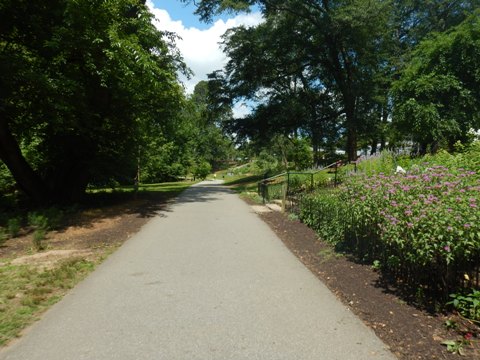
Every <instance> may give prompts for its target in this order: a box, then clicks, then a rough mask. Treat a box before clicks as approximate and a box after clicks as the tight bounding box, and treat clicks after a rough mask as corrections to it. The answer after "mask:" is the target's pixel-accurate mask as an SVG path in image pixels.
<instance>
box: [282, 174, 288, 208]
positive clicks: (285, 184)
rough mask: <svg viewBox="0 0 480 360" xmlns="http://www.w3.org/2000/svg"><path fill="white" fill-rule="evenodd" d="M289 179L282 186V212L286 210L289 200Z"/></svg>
mask: <svg viewBox="0 0 480 360" xmlns="http://www.w3.org/2000/svg"><path fill="white" fill-rule="evenodd" d="M287 191H288V180H287V181H286V182H284V183H283V186H282V212H285V207H286V202H287Z"/></svg>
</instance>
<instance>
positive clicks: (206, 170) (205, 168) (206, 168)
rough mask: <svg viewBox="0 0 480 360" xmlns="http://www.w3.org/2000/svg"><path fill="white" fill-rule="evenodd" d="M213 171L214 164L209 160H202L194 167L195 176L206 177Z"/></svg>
mask: <svg viewBox="0 0 480 360" xmlns="http://www.w3.org/2000/svg"><path fill="white" fill-rule="evenodd" d="M211 171H212V165H210V163H209V162H207V161H205V160H202V161H200V162H199V163H198V164H197V165H196V166H195V168H194V169H193V176H195V177H196V178H199V179H205V178H206V177H207V176H208V175H209V174H210V172H211Z"/></svg>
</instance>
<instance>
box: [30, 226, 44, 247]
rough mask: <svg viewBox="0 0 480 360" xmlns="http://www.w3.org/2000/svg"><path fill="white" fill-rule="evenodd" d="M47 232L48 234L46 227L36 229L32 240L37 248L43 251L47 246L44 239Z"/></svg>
mask: <svg viewBox="0 0 480 360" xmlns="http://www.w3.org/2000/svg"><path fill="white" fill-rule="evenodd" d="M46 234H47V230H46V229H37V230H35V231H34V233H33V239H32V241H33V246H34V248H35V250H37V251H41V250H43V249H44V248H45V247H44V245H43V241H44V240H45V235H46Z"/></svg>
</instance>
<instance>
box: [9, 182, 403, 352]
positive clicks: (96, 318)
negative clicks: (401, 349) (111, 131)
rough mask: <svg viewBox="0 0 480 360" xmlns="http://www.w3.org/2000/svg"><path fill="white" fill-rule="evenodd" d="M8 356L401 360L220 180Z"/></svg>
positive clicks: (199, 189)
mask: <svg viewBox="0 0 480 360" xmlns="http://www.w3.org/2000/svg"><path fill="white" fill-rule="evenodd" d="M0 359H2V360H6V359H8V360H13V359H15V360H17V359H24V360H37V359H39V360H40V359H41V360H57V359H58V360H70V359H72V360H77V359H92V360H93V359H95V360H97V359H119V360H127V359H129V360H130V359H132V360H133V359H152V360H163V359H165V360H197V359H198V360H210V359H215V360H217V359H218V360H228V359H235V360H249V359H252V360H253V359H259V360H270V359H272V360H277V359H278V360H280V359H285V360H294V359H299V360H310V359H325V360H333V359H339V360H346V359H352V360H353V359H355V360H363V359H395V357H394V356H393V355H392V354H391V353H390V352H389V351H388V350H387V349H386V346H385V345H384V344H383V343H382V342H381V341H380V340H379V339H378V338H377V337H376V336H375V334H374V333H373V332H372V331H371V330H370V329H369V328H368V327H366V326H365V325H364V324H363V323H362V322H361V321H360V320H359V319H358V318H357V317H355V316H354V315H353V314H352V313H351V312H350V311H349V310H348V309H347V308H346V307H345V306H344V305H342V304H341V303H340V302H339V301H338V300H337V299H336V298H335V296H334V295H333V294H332V293H331V292H330V291H329V290H328V289H327V288H326V287H325V286H324V285H323V284H322V283H321V282H320V281H319V280H318V279H317V278H316V277H315V276H314V275H313V274H311V273H310V272H309V270H307V269H306V268H305V267H304V266H303V265H302V264H301V263H300V262H299V261H298V260H297V259H296V257H295V256H294V255H293V254H291V253H290V252H289V250H288V249H287V248H286V247H285V246H284V245H283V243H282V242H281V240H279V239H278V238H277V237H276V235H275V234H274V233H273V232H272V231H271V230H270V228H269V227H268V226H267V225H266V224H264V223H263V222H262V221H261V220H260V219H259V218H258V216H257V215H256V214H254V213H253V211H252V210H251V209H250V207H249V206H248V205H247V204H245V203H244V202H243V201H242V200H240V199H239V198H238V197H237V196H236V195H235V194H233V193H232V192H231V191H230V190H228V189H227V188H225V187H223V186H221V185H219V184H218V182H212V181H210V182H203V183H200V184H198V185H196V186H194V187H192V188H190V189H188V190H187V191H185V192H184V193H183V194H182V195H181V196H180V197H179V198H178V200H177V201H176V203H175V204H173V205H172V206H170V207H169V209H168V210H167V211H163V212H161V213H159V214H158V215H157V216H156V217H154V218H153V219H152V220H151V221H149V222H148V223H147V224H146V225H145V226H144V227H143V228H142V229H141V231H140V232H139V233H137V234H136V235H135V236H133V237H132V238H131V239H130V240H128V241H127V242H126V243H125V244H124V245H123V246H122V247H121V248H120V249H119V250H118V251H117V252H115V253H114V254H113V255H112V256H110V257H109V258H108V259H107V260H106V261H105V262H104V263H103V264H102V265H101V266H99V268H98V269H97V270H96V271H95V272H94V273H92V274H91V275H90V276H89V277H88V278H87V279H86V280H84V281H83V282H82V283H80V284H79V285H78V286H77V287H75V288H74V289H73V290H72V291H71V292H70V293H69V294H68V295H67V296H66V297H65V298H64V299H63V300H62V301H60V302H59V303H58V304H56V305H55V306H54V307H53V308H52V309H51V310H49V311H48V312H47V313H46V314H45V315H44V316H43V317H42V319H41V320H40V321H39V322H37V323H36V324H35V325H34V326H32V327H31V328H30V329H29V330H28V331H27V332H26V334H25V335H24V336H23V337H22V338H21V339H20V340H19V341H17V342H16V343H14V344H13V345H11V346H10V347H8V348H7V349H5V350H3V351H2V352H0Z"/></svg>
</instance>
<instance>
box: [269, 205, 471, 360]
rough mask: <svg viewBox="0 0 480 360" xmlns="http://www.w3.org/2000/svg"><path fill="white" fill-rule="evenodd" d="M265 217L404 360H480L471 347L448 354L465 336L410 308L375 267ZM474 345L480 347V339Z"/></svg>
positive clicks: (300, 228) (290, 223)
mask: <svg viewBox="0 0 480 360" xmlns="http://www.w3.org/2000/svg"><path fill="white" fill-rule="evenodd" d="M260 217H261V218H262V219H263V220H264V221H265V222H266V223H267V224H268V225H269V226H270V227H271V228H272V229H273V230H274V231H275V233H276V234H277V235H278V236H279V237H280V239H282V241H283V242H284V243H285V245H286V246H287V247H288V248H289V249H290V250H291V251H292V252H293V253H294V254H295V255H296V256H297V257H298V258H299V259H300V260H301V261H302V262H303V263H304V264H305V266H306V267H308V268H309V269H310V270H311V271H312V273H314V274H315V275H316V276H317V277H318V278H319V279H320V280H322V282H324V283H325V284H326V285H327V286H328V287H329V288H330V290H331V291H332V292H333V293H334V294H335V295H336V296H337V297H338V298H339V299H340V300H341V301H342V302H343V303H345V304H346V305H347V306H348V307H349V308H350V309H351V310H352V311H353V312H354V313H355V314H356V315H357V316H359V317H360V318H361V319H362V320H363V321H364V322H365V323H366V324H367V325H368V326H370V327H371V328H372V329H373V330H374V331H375V333H376V334H377V336H378V337H379V338H381V339H382V340H383V341H384V342H385V343H386V344H387V345H388V346H390V348H391V350H392V351H393V352H394V353H395V355H396V356H397V357H398V358H399V359H455V358H462V359H480V352H479V351H478V348H477V349H474V348H473V346H469V345H466V346H465V347H464V350H465V352H466V355H465V356H460V355H458V354H452V353H450V352H448V351H447V350H446V347H445V346H444V345H442V344H441V342H442V341H444V340H451V339H461V334H459V333H458V332H453V331H450V332H449V331H448V330H447V329H446V327H445V325H444V324H445V321H446V320H447V317H446V316H443V315H430V314H428V313H427V312H425V311H422V310H420V309H418V308H416V307H414V306H412V305H409V304H407V303H406V302H405V301H403V300H402V299H401V298H400V297H399V296H397V295H396V294H395V293H394V292H393V291H392V290H391V289H387V288H386V287H385V286H384V285H383V284H384V281H383V280H382V279H381V277H380V275H379V273H377V272H375V271H374V270H373V269H372V267H371V266H367V265H362V264H359V263H356V262H354V261H351V260H349V259H348V258H347V257H346V256H343V255H341V254H338V253H336V252H335V251H334V250H333V249H332V247H331V246H329V245H328V244H325V243H323V242H322V241H320V240H319V239H318V237H317V235H316V234H315V232H314V231H313V230H311V229H310V228H308V227H307V226H306V225H304V224H303V223H301V222H300V221H297V220H289V219H288V218H287V216H285V215H284V214H282V213H278V212H270V213H265V214H261V215H260ZM456 321H458V319H456ZM475 342H476V343H477V345H478V339H476V340H475Z"/></svg>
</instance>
